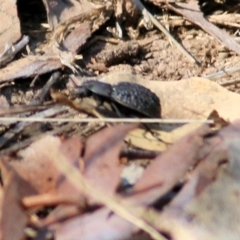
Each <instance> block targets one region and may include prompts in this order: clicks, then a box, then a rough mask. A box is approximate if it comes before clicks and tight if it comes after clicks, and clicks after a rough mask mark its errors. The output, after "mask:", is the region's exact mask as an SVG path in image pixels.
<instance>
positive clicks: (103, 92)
mask: <svg viewBox="0 0 240 240" xmlns="http://www.w3.org/2000/svg"><path fill="white" fill-rule="evenodd" d="M72 93H73V95H75V96H76V95H78V96H79V97H88V96H92V95H93V96H95V97H98V98H103V100H104V101H108V102H109V103H112V104H114V103H115V104H114V105H115V106H117V108H120V113H122V111H123V112H124V113H126V115H131V116H133V115H136V116H137V115H139V116H142V117H151V118H159V117H161V105H160V100H159V98H158V97H157V95H156V94H155V93H153V92H152V91H150V90H149V89H147V88H145V87H143V86H141V85H139V84H136V83H130V82H120V83H118V84H117V85H111V84H108V83H103V82H99V81H96V80H90V81H86V82H84V83H83V84H82V85H81V87H79V88H76V89H75V90H74V91H73V92H72ZM130 110H132V111H133V112H134V113H135V114H129V113H130Z"/></svg>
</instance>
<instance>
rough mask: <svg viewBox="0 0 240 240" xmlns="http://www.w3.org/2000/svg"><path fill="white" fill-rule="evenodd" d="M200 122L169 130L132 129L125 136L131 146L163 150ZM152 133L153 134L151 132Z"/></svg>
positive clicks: (195, 127) (196, 126) (197, 126)
mask: <svg viewBox="0 0 240 240" xmlns="http://www.w3.org/2000/svg"><path fill="white" fill-rule="evenodd" d="M201 125H202V123H189V124H185V125H183V126H181V127H178V128H176V129H174V130H173V131H171V132H166V131H161V130H152V132H147V131H146V130H144V129H142V128H138V129H134V130H132V131H131V132H130V133H129V134H128V135H127V136H126V138H125V140H126V141H128V142H129V144H131V145H132V146H135V147H139V148H143V149H147V150H151V151H165V150H166V149H167V148H168V147H169V146H170V145H172V144H173V143H174V142H175V141H177V140H178V139H180V138H181V137H183V136H185V135H186V134H188V133H190V132H192V131H194V130H196V129H197V128H199V127H200V126H201ZM152 133H154V134H152Z"/></svg>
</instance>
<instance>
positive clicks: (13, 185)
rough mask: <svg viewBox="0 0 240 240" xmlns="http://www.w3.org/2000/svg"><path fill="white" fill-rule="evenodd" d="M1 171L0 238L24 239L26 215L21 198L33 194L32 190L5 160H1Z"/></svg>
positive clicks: (4, 239) (3, 239) (5, 239)
mask: <svg viewBox="0 0 240 240" xmlns="http://www.w3.org/2000/svg"><path fill="white" fill-rule="evenodd" d="M1 171H2V173H3V175H2V179H3V181H4V188H3V189H2V188H1V189H0V197H1V199H0V205H1V210H0V211H1V221H0V225H1V227H0V228H1V230H0V232H1V239H2V240H8V239H12V240H19V239H24V237H25V232H24V230H25V227H26V225H27V220H28V217H27V214H26V212H25V210H24V208H23V206H22V205H21V198H22V197H24V196H26V195H28V194H33V193H34V191H33V190H32V189H31V186H30V185H29V184H28V183H27V182H25V181H24V180H23V179H21V177H19V176H18V174H16V172H15V171H14V170H13V169H12V168H11V167H10V166H9V165H8V163H7V162H5V160H1ZM16 221H17V222H16Z"/></svg>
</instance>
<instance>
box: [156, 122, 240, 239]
mask: <svg viewBox="0 0 240 240" xmlns="http://www.w3.org/2000/svg"><path fill="white" fill-rule="evenodd" d="M239 133H240V121H239V120H238V121H236V122H234V123H232V124H231V125H229V126H228V127H226V128H223V129H222V130H221V131H220V132H219V133H218V134H216V135H214V136H213V137H211V138H208V139H206V140H205V143H204V145H206V146H204V148H205V147H207V148H211V151H210V154H208V155H207V156H206V158H205V159H204V160H203V161H202V162H201V163H200V164H199V165H198V167H197V168H196V169H195V170H194V172H193V173H192V175H191V178H190V179H189V181H188V183H187V184H186V185H185V187H184V188H183V189H182V191H181V192H180V193H179V194H178V196H177V197H176V198H175V199H174V200H173V201H172V202H171V204H170V205H169V207H167V208H166V210H165V211H164V212H163V214H162V215H161V216H160V218H159V219H158V221H157V225H158V226H159V229H161V230H163V231H167V232H168V233H170V235H171V236H172V237H173V239H176V240H182V239H186V240H188V239H189V240H190V239H191V240H203V239H204V240H210V239H211V240H214V239H218V240H223V239H239V236H240V231H239V230H240V229H239V221H240V208H239V206H238V205H239V196H240V187H239V181H240V174H239V172H240V158H239V156H240V148H239V146H240V138H239V136H240V135H239ZM209 145H210V147H209Z"/></svg>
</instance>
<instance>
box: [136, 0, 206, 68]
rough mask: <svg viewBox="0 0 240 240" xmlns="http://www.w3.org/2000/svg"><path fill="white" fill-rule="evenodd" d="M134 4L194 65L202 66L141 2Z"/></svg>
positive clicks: (137, 0)
mask: <svg viewBox="0 0 240 240" xmlns="http://www.w3.org/2000/svg"><path fill="white" fill-rule="evenodd" d="M132 1H133V2H134V4H135V5H136V6H137V7H138V9H139V10H140V11H141V12H142V14H143V16H146V17H148V18H149V19H150V20H151V22H152V23H153V24H154V25H155V26H156V27H157V28H158V29H159V30H160V31H162V32H163V33H164V34H165V36H167V37H168V38H169V39H170V40H171V41H172V42H173V43H174V44H175V45H176V46H177V47H178V48H179V49H180V51H181V52H182V53H183V54H184V55H185V56H186V57H187V58H188V59H189V60H190V61H191V62H193V63H195V64H197V65H198V66H200V65H201V64H200V62H198V61H197V60H196V59H195V58H194V57H193V56H192V55H191V54H190V53H189V52H188V51H187V50H186V49H185V48H184V47H183V46H182V45H181V44H180V43H179V42H178V41H177V40H176V39H175V38H174V37H173V36H172V35H171V34H170V33H169V32H168V31H167V30H166V28H165V27H164V26H163V25H162V24H161V23H160V22H159V21H158V20H157V19H156V18H155V17H154V16H153V15H152V14H151V13H150V12H149V11H148V10H147V9H146V8H145V7H144V6H143V4H142V3H141V2H140V0H132Z"/></svg>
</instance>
